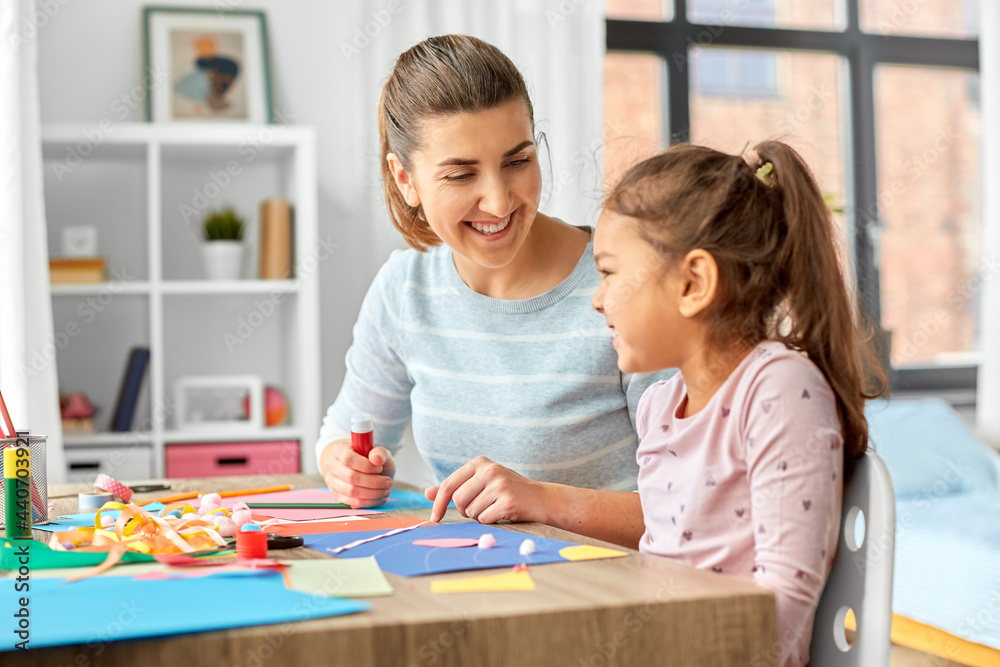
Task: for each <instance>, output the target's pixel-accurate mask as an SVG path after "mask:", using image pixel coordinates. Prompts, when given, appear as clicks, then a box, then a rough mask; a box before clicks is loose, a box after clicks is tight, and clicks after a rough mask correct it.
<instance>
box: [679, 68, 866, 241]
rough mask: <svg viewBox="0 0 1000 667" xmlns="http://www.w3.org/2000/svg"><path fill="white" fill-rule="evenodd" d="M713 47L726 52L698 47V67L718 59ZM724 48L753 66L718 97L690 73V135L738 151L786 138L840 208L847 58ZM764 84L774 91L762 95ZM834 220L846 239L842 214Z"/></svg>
mask: <svg viewBox="0 0 1000 667" xmlns="http://www.w3.org/2000/svg"><path fill="white" fill-rule="evenodd" d="M713 51H721V49H707V48H704V49H700V48H699V49H692V51H691V59H692V67H693V68H694V71H700V69H701V67H702V64H703V62H704V61H705V57H706V56H709V59H708V62H710V63H711V62H712V59H711V58H712V52H713ZM725 51H726V52H732V53H736V54H738V57H739V59H740V62H745V63H749V64H750V65H752V66H749V65H748V66H747V67H742V68H740V69H738V70H735V71H736V72H737V73H738V79H736V80H735V81H731V82H730V84H729V85H730V88H729V89H728V91H727V90H725V89H722V90H713V91H712V93H713V94H707V93H706V92H703V91H702V90H699V87H700V85H701V84H700V82H699V79H700V76H701V75H700V73H699V74H698V75H697V76H695V77H692V91H691V100H690V103H691V140H692V141H693V142H695V143H698V144H704V145H707V146H711V147H713V148H717V149H719V150H723V151H726V152H728V153H739V152H740V151H741V150H743V148H744V147H745V146H746V145H747V144H748V143H749V144H750V145H751V146H752V145H753V144H756V143H758V142H760V141H762V140H764V139H781V140H783V141H785V142H786V143H788V144H789V145H791V146H792V147H793V148H795V149H796V150H797V151H798V152H799V153H800V154H801V155H802V157H803V159H805V161H806V162H807V163H808V164H809V166H810V168H812V170H813V172H814V173H815V174H816V179H817V181H818V182H819V185H820V188H821V189H822V191H823V192H824V194H826V195H827V196H828V197H829V199H830V201H831V206H832V207H834V208H840V207H842V206H843V204H844V200H845V192H846V190H845V182H846V180H845V179H846V173H845V166H844V150H845V142H846V135H845V130H844V119H843V117H842V103H843V95H844V93H843V91H844V89H845V88H844V84H843V83H842V76H843V74H842V72H843V70H844V67H843V64H842V60H841V58H840V57H839V56H835V55H832V54H819V53H805V52H791V51H747V50H733V49H725ZM761 62H769V63H772V64H773V68H772V69H771V70H769V71H770V72H773V77H772V74H766V75H765V74H764V72H767V71H768V70H765V69H763V68H760V66H759V65H760V63H761ZM713 66H714V65H713ZM713 76H715V75H713ZM765 88H766V89H767V90H768V91H769V94H768V95H760V94H758V93H759V91H761V90H764V89H765ZM748 91H749V92H750V93H752V94H748ZM835 220H836V222H837V224H838V226H839V227H840V228H841V232H842V234H845V236H844V238H845V239H846V232H845V231H844V224H845V223H844V221H843V216H841V215H839V214H837V215H835Z"/></svg>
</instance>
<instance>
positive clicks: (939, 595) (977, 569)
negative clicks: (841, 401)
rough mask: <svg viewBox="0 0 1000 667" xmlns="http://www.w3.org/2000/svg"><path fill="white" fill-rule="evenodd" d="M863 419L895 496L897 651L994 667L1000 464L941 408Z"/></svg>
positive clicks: (900, 406) (910, 404)
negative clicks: (912, 650) (906, 649)
mask: <svg viewBox="0 0 1000 667" xmlns="http://www.w3.org/2000/svg"><path fill="white" fill-rule="evenodd" d="M866 412H867V415H868V421H869V425H870V433H871V443H872V445H873V446H874V448H875V450H876V451H877V452H878V453H879V455H880V456H881V457H882V459H883V460H884V461H885V464H886V467H887V468H888V469H889V475H890V477H891V478H892V485H893V490H894V492H895V495H896V554H895V556H896V558H895V571H894V576H893V599H892V607H893V633H892V634H893V637H892V639H893V642H894V643H897V644H902V645H905V646H911V647H912V648H916V649H919V650H921V651H925V652H928V653H934V654H936V655H942V656H944V657H948V658H950V659H952V660H955V661H957V662H961V663H965V664H968V665H975V666H978V665H984V666H985V665H1000V455H998V454H997V452H996V451H995V450H993V449H992V448H991V447H989V446H987V445H985V444H983V443H981V442H979V441H978V440H977V439H976V437H975V436H974V435H973V434H972V433H971V432H970V431H969V429H968V428H967V427H966V426H965V423H964V422H963V421H962V420H961V418H960V417H959V415H958V414H957V413H956V412H955V411H954V410H953V409H952V408H951V407H950V406H949V405H948V404H947V403H946V402H944V401H942V400H939V399H919V400H900V399H893V400H891V401H888V402H886V401H872V402H870V403H869V405H868V408H867V410H866Z"/></svg>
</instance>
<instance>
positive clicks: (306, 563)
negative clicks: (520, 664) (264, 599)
mask: <svg viewBox="0 0 1000 667" xmlns="http://www.w3.org/2000/svg"><path fill="white" fill-rule="evenodd" d="M289 565H290V566H291V567H289V568H288V576H289V577H290V578H291V580H292V588H293V589H294V590H297V591H299V592H300V593H310V594H312V595H325V596H327V597H341V598H367V597H377V596H381V595H392V593H393V590H392V584H390V583H389V580H388V579H386V578H385V575H384V574H383V573H382V570H381V569H380V568H379V566H378V562H376V560H375V557H374V556H369V557H368V558H351V559H346V558H323V559H317V560H295V561H289ZM212 569H214V568H212ZM168 571H169V572H172V573H185V572H186V573H194V572H196V571H197V572H203V571H204V570H202V568H192V567H185V568H177V567H170V566H169V565H165V564H163V563H129V564H126V565H116V566H115V567H113V568H111V569H110V570H108V571H107V572H104V573H103V574H100V575H98V576H101V577H136V576H139V575H140V574H145V573H147V572H168ZM79 573H80V570H79V569H77V568H75V567H63V568H52V569H49V570H43V571H41V572H34V571H32V573H31V577H32V578H33V579H57V578H58V579H62V578H65V577H71V576H73V575H75V574H79ZM3 574H4V576H5V577H6V578H8V579H11V578H14V577H16V576H17V572H16V571H12V572H4V573H3Z"/></svg>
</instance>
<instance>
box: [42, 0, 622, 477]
mask: <svg viewBox="0 0 1000 667" xmlns="http://www.w3.org/2000/svg"><path fill="white" fill-rule="evenodd" d="M144 4H146V3H145V2H141V1H140V0H65V4H59V3H55V2H53V3H51V5H53V6H54V8H55V9H56V11H55V13H54V15H53V16H51V17H50V18H46V20H44V22H43V21H39V23H40V24H41V23H44V25H41V26H40V29H39V31H38V35H37V39H38V40H39V78H40V84H41V113H42V121H43V122H85V123H97V122H99V121H101V120H102V119H105V118H107V119H110V120H112V121H114V122H116V123H117V122H120V121H129V122H132V121H142V120H144V119H145V118H144V105H143V104H141V103H140V104H136V105H135V106H134V107H133V108H132V109H130V110H129V112H128V113H127V116H126V117H125V118H122V117H121V115H122V114H121V112H120V110H121V109H122V106H121V101H120V100H121V98H122V96H123V95H125V96H126V97H127V96H128V95H129V94H130V93H131V92H132V91H133V90H134V89H135V88H136V87H137V86H139V85H140V82H141V68H142V43H141V41H142V29H141V21H142V11H141V8H142V6H143V5H144ZM156 4H177V5H182V6H192V5H195V4H196V3H193V2H191V1H190V0H182V1H180V2H176V1H171V0H159V1H158V2H157V3H156ZM390 4H393V5H395V4H396V3H390V0H371V1H367V2H364V1H361V0H336V1H335V2H334V1H328V0H295V1H289V0H284V1H281V0H256V1H255V2H254V3H252V4H248V5H244V3H242V2H240V0H214V2H213V3H203V6H208V7H215V8H225V7H230V8H241V7H243V6H246V7H247V8H251V9H262V10H263V11H264V12H265V13H266V15H267V22H268V30H269V37H270V39H269V42H270V50H271V76H272V88H273V101H274V108H275V110H276V111H279V112H282V113H284V114H285V115H286V116H288V117H289V118H290V121H289V122H292V123H296V124H307V125H313V126H315V127H316V128H317V136H318V141H319V151H318V153H319V165H318V166H319V174H320V182H319V189H318V190H319V228H320V235H321V237H324V238H325V237H329V238H330V239H331V240H332V241H333V242H334V243H335V244H336V245H337V248H338V251H337V252H336V253H335V254H334V255H333V256H332V258H331V259H330V260H328V261H327V262H325V264H324V265H323V266H322V268H321V285H322V287H321V296H320V298H321V302H322V306H321V307H322V314H321V322H322V324H321V340H322V345H323V354H322V359H321V360H320V363H321V364H322V370H323V400H324V407H325V405H326V404H329V403H330V402H332V401H333V399H334V398H335V396H336V394H337V390H338V389H339V387H340V383H341V381H342V378H343V372H344V363H343V359H344V353H345V351H346V350H347V347H348V346H349V345H350V342H351V327H352V325H353V323H354V319H355V317H356V315H357V312H358V309H359V307H360V305H361V300H362V298H363V296H364V294H365V291H366V289H367V287H368V284H369V283H370V281H371V279H372V278H373V277H374V275H375V272H376V271H377V269H378V267H379V266H380V265H381V264H382V262H383V261H384V260H385V258H386V257H387V256H388V253H389V252H390V251H391V250H392V249H393V248H396V247H402V246H403V243H402V241H401V239H400V237H399V235H398V234H397V233H396V232H395V230H394V229H393V228H392V226H391V225H390V224H389V222H388V219H387V217H386V215H385V213H384V207H383V204H382V194H381V190H380V183H379V180H378V178H379V175H378V155H377V145H378V142H377V124H376V117H375V110H376V103H377V100H378V92H379V89H380V87H381V84H382V82H383V81H384V80H385V78H386V76H387V75H388V72H389V70H390V68H391V65H392V62H393V60H394V59H395V57H396V56H397V55H398V54H399V53H400V52H401V51H403V50H405V49H406V48H407V47H409V46H411V45H412V44H415V43H416V42H418V41H420V40H421V39H423V38H425V37H427V36H429V35H433V34H442V33H447V32H464V33H469V34H474V35H477V36H479V37H482V38H483V39H486V40H487V41H490V42H492V43H494V44H495V45H497V46H498V47H500V48H501V49H503V50H504V51H505V52H506V53H507V54H508V55H509V56H510V57H511V58H512V59H513V60H514V61H515V62H516V63H517V64H518V65H519V66H520V67H521V69H522V70H523V71H524V73H525V76H526V79H527V80H528V82H529V85H531V86H532V87H533V94H534V102H535V108H536V121H537V124H538V126H539V129H540V130H544V131H546V133H547V135H548V138H549V142H550V145H551V147H552V154H553V163H554V166H553V174H554V178H550V179H549V180H550V181H551V180H559V181H561V183H562V185H561V186H560V188H559V190H558V193H555V194H553V196H552V198H551V199H550V200H549V203H548V204H547V205H546V202H545V201H544V200H543V207H542V208H543V210H544V211H545V212H546V213H549V214H553V215H558V216H560V217H562V218H564V219H566V220H567V221H571V222H573V223H575V224H594V222H595V220H596V210H597V205H596V204H597V197H598V192H597V191H596V188H597V185H596V183H597V176H596V174H597V172H596V171H595V170H594V169H593V165H592V164H588V161H589V162H591V163H592V159H593V157H594V155H595V154H596V151H597V147H598V146H599V145H600V140H601V98H600V89H601V79H600V76H601V67H602V63H601V57H600V54H601V50H602V49H603V43H604V33H603V21H602V20H601V18H602V15H603V3H602V2H599V1H598V0H586V1H585V0H561V1H560V2H557V1H554V0H505V1H493V2H490V1H488V0H420V1H415V0H400V6H401V8H402V9H401V11H399V12H398V13H397V14H391V13H389V12H387V11H385V10H386V9H387V7H388V6H389V5H390ZM386 17H390V18H389V20H388V21H386ZM378 18H381V19H382V23H383V24H385V25H381V24H379V23H372V22H373V21H374V20H376V19H378ZM366 28H367V29H368V30H369V31H370V32H372V33H374V34H375V36H374V37H371V38H368V39H367V43H366V42H365V38H364V37H363V36H362V35H363V33H364V31H365V29H366ZM355 40H356V41H355ZM358 46H360V47H361V48H358ZM349 47H354V48H355V49H357V52H350V48H349ZM533 82H534V83H533ZM318 426H319V425H318V424H317V429H318ZM410 449H411V454H412V448H410ZM415 461H416V459H415V458H414V457H412V455H410V456H407V457H404V459H403V460H402V461H401V465H400V469H401V473H400V474H401V476H402V477H403V478H404V479H407V480H411V479H412V480H415V481H416V480H418V479H419V478H420V477H422V476H423V475H424V473H423V469H422V468H421V466H419V465H417V464H416V463H415Z"/></svg>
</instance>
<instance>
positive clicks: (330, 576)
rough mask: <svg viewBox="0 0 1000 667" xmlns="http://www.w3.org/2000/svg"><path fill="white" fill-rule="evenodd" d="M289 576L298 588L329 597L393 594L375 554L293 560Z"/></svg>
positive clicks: (298, 589)
mask: <svg viewBox="0 0 1000 667" xmlns="http://www.w3.org/2000/svg"><path fill="white" fill-rule="evenodd" d="M291 565H292V566H291V567H290V568H288V576H289V577H291V579H292V585H293V587H294V588H295V590H297V591H302V592H303V593H312V594H314V595H328V596H332V597H345V598H366V597H375V596H379V595H392V592H393V591H392V585H391V584H390V583H389V580H388V579H386V578H385V575H384V574H383V573H382V569H381V568H379V566H378V562H377V561H376V560H375V557H374V556H369V557H368V558H324V559H317V560H296V561H292V563H291Z"/></svg>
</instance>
